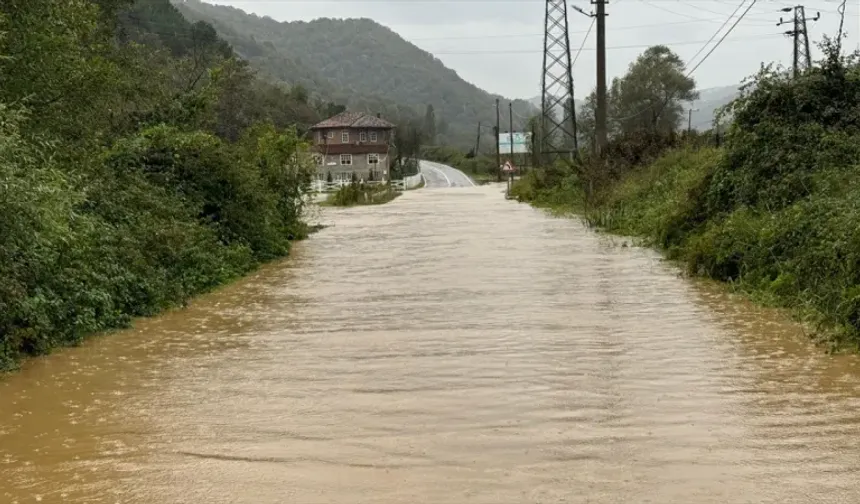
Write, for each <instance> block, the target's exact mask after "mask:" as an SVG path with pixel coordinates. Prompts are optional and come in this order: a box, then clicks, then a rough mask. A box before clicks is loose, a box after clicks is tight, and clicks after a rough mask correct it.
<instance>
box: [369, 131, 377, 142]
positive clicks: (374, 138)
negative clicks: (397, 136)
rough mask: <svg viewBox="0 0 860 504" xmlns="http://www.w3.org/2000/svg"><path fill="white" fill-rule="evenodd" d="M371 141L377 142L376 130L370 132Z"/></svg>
mask: <svg viewBox="0 0 860 504" xmlns="http://www.w3.org/2000/svg"><path fill="white" fill-rule="evenodd" d="M370 143H376V132H375V131H371V132H370Z"/></svg>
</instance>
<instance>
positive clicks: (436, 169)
mask: <svg viewBox="0 0 860 504" xmlns="http://www.w3.org/2000/svg"><path fill="white" fill-rule="evenodd" d="M427 168H430V169H431V170H433V171H435V172H436V173H438V174H439V175H442V176H443V177H445V182H447V183H448V187H451V179H449V178H448V175H445V172H443V171H442V170H440V169H439V168H436V167H435V166H433V165H431V164H430V163H427Z"/></svg>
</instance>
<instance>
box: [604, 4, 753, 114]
mask: <svg viewBox="0 0 860 504" xmlns="http://www.w3.org/2000/svg"><path fill="white" fill-rule="evenodd" d="M757 1H758V0H752V3H750V4H749V6H748V7H747V8H746V10H745V11H744V12H743V13H742V14H741V15H740V17H739V18H738V19H736V20H735V22H734V24H732V26H731V28H729V30H728V31H727V32H726V33H724V34H723V36H722V37H721V38H720V40H719V41H717V43H716V44H715V45H714V46H713V47H712V48H711V50H710V51H708V53H707V54H705V56H704V57H703V58H702V59H701V60H700V61H699V63H697V64H696V66H694V67H693V68H692V69H690V70H689V71H688V72H687V73H686V75H685V76H686V77H690V76H691V75H693V73H694V72H695V71H696V70H697V69H698V68H699V67H700V66H701V65H702V63H704V62H705V61H707V59H708V57H710V55H711V54H713V53H714V51H715V50H716V49H717V47H719V46H720V45H722V43H723V42H724V41H725V40H726V37H728V36H729V35H730V34H731V33H732V31H734V29H735V27H737V25H738V24H739V23H740V21H741V20H742V19H743V18H744V16H746V15H747V13H748V12H749V11H750V9H752V7H753V6H754V5H755V4H756V2H757ZM674 95H675V92H674V91H673V92H672V93H669V94H668V95H667V96H666V99H665V100H663V103H662V104H661V106H660V109H659V110H658V111H657V113H656V114H655V115H654V122H655V123H656V121H657V119H658V118H659V117H660V115H661V114H662V113H663V110H665V109H666V106H667V105H668V104H669V102H670V101H671V100H672V98H673V97H674ZM648 110H653V107H652V106H650V105H649V106H648V107H645V108H643V109H642V110H640V111H638V112H635V113H633V114H630V115H628V116H625V117H621V118H619V119H618V120H619V121H624V120H627V119H632V118H634V117H636V116H638V115H640V114H642V113H644V112H646V111H648Z"/></svg>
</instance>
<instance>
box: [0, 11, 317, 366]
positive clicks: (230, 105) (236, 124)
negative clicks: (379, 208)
mask: <svg viewBox="0 0 860 504" xmlns="http://www.w3.org/2000/svg"><path fill="white" fill-rule="evenodd" d="M323 105H325V107H324V108H328V105H326V104H323ZM329 105H330V104H329ZM319 113H320V112H319V111H318V110H315V109H314V107H312V106H310V105H309V104H308V102H307V97H306V96H305V95H303V94H302V93H297V92H296V90H291V89H284V88H281V87H278V86H275V85H272V84H269V83H267V82H265V81H263V80H260V79H258V78H257V77H256V76H255V75H254V73H253V72H251V71H250V70H249V68H248V67H247V65H245V64H244V63H242V62H241V61H240V60H239V59H237V58H236V57H235V56H234V54H233V52H232V49H231V48H230V47H229V46H228V45H227V44H226V43H224V42H223V41H222V40H220V39H219V38H218V37H217V36H216V34H215V31H214V30H213V29H212V28H211V27H210V26H209V25H207V24H205V23H196V24H193V25H192V24H189V23H188V22H187V21H185V20H184V18H182V16H181V15H180V14H179V13H178V12H177V11H176V10H175V9H174V8H173V6H171V4H170V3H169V2H168V0H139V1H132V0H97V1H96V0H76V1H57V0H5V1H4V2H3V5H2V7H0V216H2V218H0V370H7V369H11V368H13V367H15V366H16V365H17V363H18V362H19V361H20V359H21V358H23V357H26V356H31V355H39V354H44V353H47V352H49V351H50V350H51V349H52V348H55V347H58V346H63V345H73V344H76V343H78V342H80V341H81V340H82V339H83V338H84V337H86V336H88V335H90V334H93V333H96V332H99V331H104V330H107V329H111V328H117V327H123V326H126V325H127V324H128V323H129V322H130V321H131V319H132V318H133V317H139V316H146V315H152V314H155V313H157V312H159V311H161V310H163V309H166V308H169V307H172V306H177V305H182V304H183V303H185V302H186V301H187V300H188V299H189V298H190V297H191V296H193V295H195V294H197V293H200V292H204V291H206V290H209V289H212V288H213V287H215V286H217V285H220V284H222V283H224V282H227V281H229V280H231V279H233V278H236V277H238V276H240V275H242V274H244V273H246V272H248V271H249V270H251V269H253V268H254V267H255V266H257V265H259V264H260V263H262V262H264V261H268V260H271V259H274V258H277V257H281V256H283V255H285V254H287V253H288V251H289V250H290V242H291V240H294V239H300V238H302V237H304V236H306V235H307V234H308V233H309V232H310V231H312V230H310V229H309V228H308V226H307V225H306V224H305V221H304V218H303V217H304V215H305V211H306V208H307V206H306V205H307V203H306V198H305V194H306V191H307V188H308V186H309V184H310V181H311V179H312V176H313V165H312V161H311V159H310V157H309V154H308V147H307V145H306V144H305V142H304V141H303V140H302V135H303V133H302V129H303V128H304V127H306V126H307V125H309V124H312V123H313V122H315V121H316V120H318V119H319Z"/></svg>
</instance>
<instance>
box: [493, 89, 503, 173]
mask: <svg viewBox="0 0 860 504" xmlns="http://www.w3.org/2000/svg"><path fill="white" fill-rule="evenodd" d="M499 131H500V130H499V99H498V98H496V134H495V137H496V138H495V139H494V140H493V142H494V143H495V144H496V170H497V173H498V176H497V180H498V181H499V182H501V181H502V153H501V152H499Z"/></svg>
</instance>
